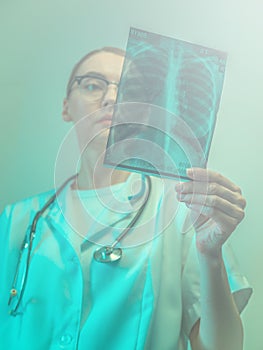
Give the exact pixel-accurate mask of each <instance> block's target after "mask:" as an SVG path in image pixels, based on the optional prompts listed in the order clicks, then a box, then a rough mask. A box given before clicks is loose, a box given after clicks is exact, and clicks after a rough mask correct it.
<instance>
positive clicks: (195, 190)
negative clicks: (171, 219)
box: [176, 182, 246, 209]
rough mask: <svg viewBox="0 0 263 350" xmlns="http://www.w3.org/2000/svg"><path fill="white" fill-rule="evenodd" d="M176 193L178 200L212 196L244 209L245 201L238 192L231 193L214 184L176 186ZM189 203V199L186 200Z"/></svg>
mask: <svg viewBox="0 0 263 350" xmlns="http://www.w3.org/2000/svg"><path fill="white" fill-rule="evenodd" d="M176 191H177V194H178V199H179V200H180V198H184V195H190V196H193V197H194V196H196V195H198V194H203V195H208V196H209V195H213V196H217V197H221V198H223V199H225V200H226V201H229V202H231V203H232V204H235V205H237V206H238V207H240V208H242V209H244V208H245V207H246V200H245V198H244V197H243V196H242V195H241V194H240V193H239V192H233V191H231V190H229V189H227V188H225V187H223V186H221V185H218V184H216V183H214V182H211V183H209V184H207V186H206V185H204V184H203V183H202V182H199V183H196V184H193V183H192V182H189V183H183V184H177V185H176ZM188 201H189V199H188Z"/></svg>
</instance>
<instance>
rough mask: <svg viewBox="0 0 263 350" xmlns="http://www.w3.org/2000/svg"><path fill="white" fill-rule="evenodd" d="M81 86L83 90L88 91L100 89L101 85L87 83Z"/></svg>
mask: <svg viewBox="0 0 263 350" xmlns="http://www.w3.org/2000/svg"><path fill="white" fill-rule="evenodd" d="M83 87H84V89H85V90H88V91H97V90H101V86H100V85H98V84H94V83H87V84H85V85H84V86H83Z"/></svg>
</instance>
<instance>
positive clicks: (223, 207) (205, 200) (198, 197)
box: [178, 194, 245, 220]
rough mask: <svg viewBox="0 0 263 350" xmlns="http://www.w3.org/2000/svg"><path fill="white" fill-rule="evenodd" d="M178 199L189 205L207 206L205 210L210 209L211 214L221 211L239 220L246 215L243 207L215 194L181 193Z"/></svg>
mask: <svg viewBox="0 0 263 350" xmlns="http://www.w3.org/2000/svg"><path fill="white" fill-rule="evenodd" d="M178 200H179V201H180V202H184V203H186V204H189V205H197V206H199V208H202V207H204V208H206V209H205V210H206V211H207V212H208V210H209V213H211V214H212V213H213V212H214V211H221V212H222V213H225V214H227V215H229V216H231V217H233V218H237V219H239V220H242V219H243V218H244V216H245V213H244V210H243V209H242V208H241V207H239V206H238V205H236V204H233V203H231V202H229V201H227V200H225V199H223V198H221V197H218V196H215V195H210V196H206V195H202V194H195V195H194V196H192V195H189V194H186V195H181V197H180V198H179V199H178ZM202 212H203V210H202Z"/></svg>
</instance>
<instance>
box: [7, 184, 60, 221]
mask: <svg viewBox="0 0 263 350" xmlns="http://www.w3.org/2000/svg"><path fill="white" fill-rule="evenodd" d="M54 192H55V191H54V189H52V190H49V191H46V192H42V193H39V194H37V195H33V196H30V197H27V198H25V199H22V200H19V201H17V202H15V203H12V204H9V205H7V206H6V207H5V208H4V210H3V211H2V213H1V218H3V217H6V218H8V217H9V218H10V217H13V216H16V217H19V216H24V215H25V214H28V213H30V212H32V211H33V212H36V211H38V210H39V209H40V208H41V207H42V206H43V205H44V204H45V203H46V202H47V201H48V199H49V198H50V197H51V196H52V195H53V194H54Z"/></svg>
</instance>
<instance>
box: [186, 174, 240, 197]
mask: <svg viewBox="0 0 263 350" xmlns="http://www.w3.org/2000/svg"><path fill="white" fill-rule="evenodd" d="M187 175H188V176H189V177H190V178H191V179H193V180H194V181H201V182H215V183H218V184H219V185H221V186H223V187H226V188H228V189H229V190H231V191H234V192H239V193H240V194H241V189H240V188H239V187H238V186H237V185H236V184H234V183H233V182H232V181H231V180H229V179H228V178H226V177H225V176H223V175H222V174H220V173H218V172H216V171H213V170H210V169H202V168H189V169H187Z"/></svg>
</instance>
